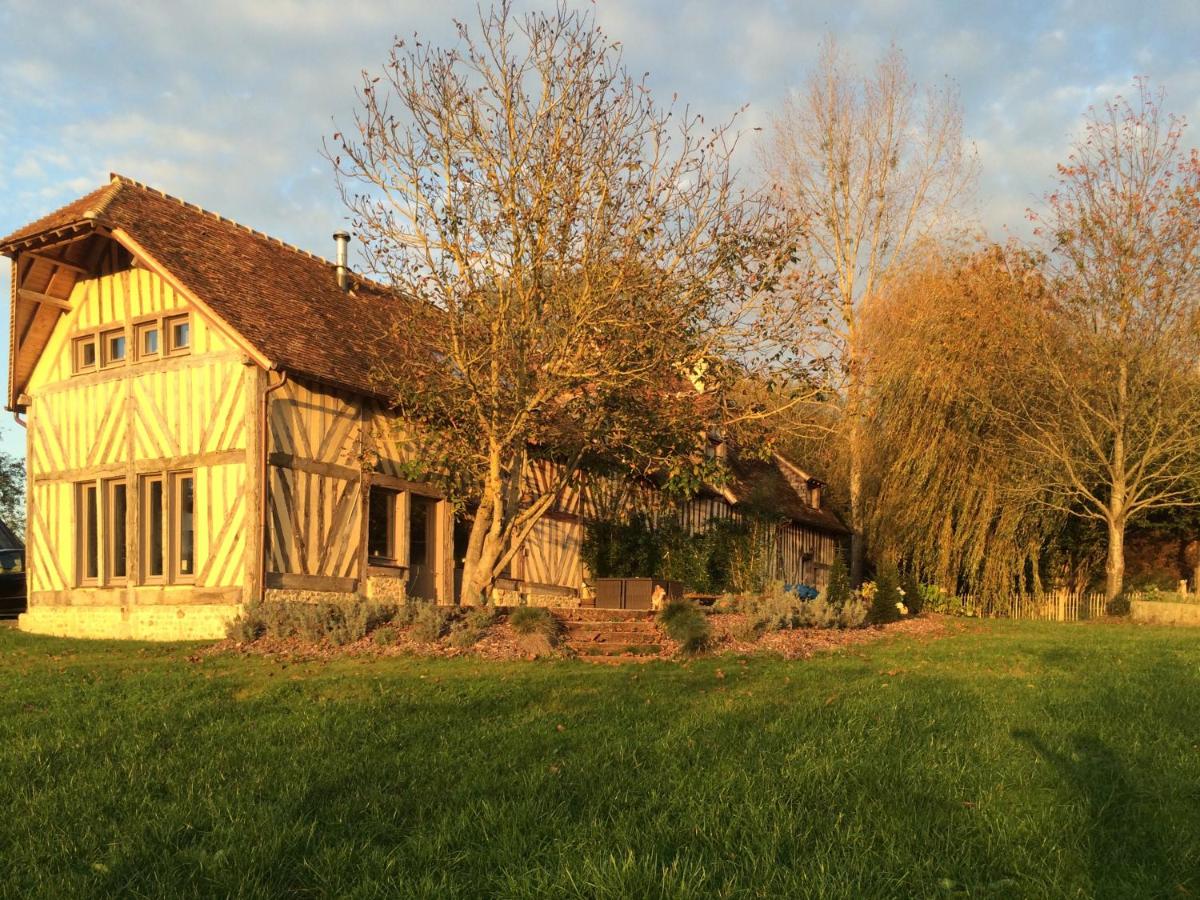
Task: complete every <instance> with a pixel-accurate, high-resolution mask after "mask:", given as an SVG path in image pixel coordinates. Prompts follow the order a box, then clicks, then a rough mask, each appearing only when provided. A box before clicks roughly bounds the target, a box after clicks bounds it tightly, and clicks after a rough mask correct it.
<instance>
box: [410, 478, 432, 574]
mask: <svg viewBox="0 0 1200 900" xmlns="http://www.w3.org/2000/svg"><path fill="white" fill-rule="evenodd" d="M410 503H411V506H410V507H409V513H408V565H409V567H410V568H415V567H416V566H423V565H425V563H426V562H427V560H426V558H425V557H426V544H427V542H426V540H425V531H426V528H427V527H428V521H429V504H430V500H429V498H428V497H419V496H417V495H415V494H414V495H413V496H412V499H411V501H410Z"/></svg>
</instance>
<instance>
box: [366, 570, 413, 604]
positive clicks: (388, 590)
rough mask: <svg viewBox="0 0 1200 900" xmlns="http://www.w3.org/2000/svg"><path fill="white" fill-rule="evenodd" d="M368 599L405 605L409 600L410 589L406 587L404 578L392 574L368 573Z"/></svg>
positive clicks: (374, 601)
mask: <svg viewBox="0 0 1200 900" xmlns="http://www.w3.org/2000/svg"><path fill="white" fill-rule="evenodd" d="M367 599H368V600H370V601H371V602H372V603H393V604H395V605H396V606H402V605H404V604H405V603H406V602H408V591H407V589H406V588H405V581H404V579H403V578H396V577H394V576H391V575H368V576H367Z"/></svg>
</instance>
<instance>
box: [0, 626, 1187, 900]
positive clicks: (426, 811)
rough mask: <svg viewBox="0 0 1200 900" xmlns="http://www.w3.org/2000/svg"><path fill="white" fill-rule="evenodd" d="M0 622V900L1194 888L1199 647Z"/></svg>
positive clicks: (1137, 641) (994, 634)
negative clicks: (139, 629) (652, 653)
mask: <svg viewBox="0 0 1200 900" xmlns="http://www.w3.org/2000/svg"><path fill="white" fill-rule="evenodd" d="M194 650H195V648H194V647H189V646H180V645H175V646H156V645H145V644H129V645H120V644H112V643H100V642H71V641H63V640H55V639H49V638H38V637H32V636H28V635H23V634H20V633H18V632H16V631H14V630H12V629H11V628H7V627H0V894H3V895H6V896H14V897H17V896H20V897H23V896H44V897H54V898H60V897H83V896H110V895H111V896H117V895H119V896H123V897H130V896H132V897H139V896H156V897H159V896H161V897H188V896H203V897H215V896H237V897H254V896H257V897H288V896H291V897H310V896H312V897H317V896H349V897H384V896H387V897H392V896H427V897H452V896H462V897H636V898H641V897H803V896H813V897H855V898H867V897H948V896H972V897H1039V898H1040V897H1091V896H1099V897H1122V898H1124V897H1155V896H1162V897H1184V896H1198V895H1200V631H1197V630H1186V629H1177V630H1169V629H1155V628H1148V627H1145V628H1139V627H1135V626H1115V625H1057V624H1042V623H1004V622H989V623H981V624H979V625H978V626H974V627H972V629H971V630H969V631H968V632H966V633H962V634H958V635H955V636H952V637H947V638H943V639H940V640H933V641H920V642H919V641H916V640H911V639H900V638H897V639H888V640H885V641H882V642H879V643H876V644H872V645H868V646H865V647H861V648H852V649H849V650H846V651H842V652H839V653H836V654H832V655H829V656H824V657H820V658H817V659H813V660H809V661H804V662H790V663H785V662H782V661H778V660H768V659H761V658H752V659H749V660H745V661H740V660H739V659H737V658H733V657H725V658H719V659H703V660H699V661H696V662H693V663H691V664H689V665H686V666H684V665H678V664H664V663H654V664H649V665H644V666H626V667H621V668H596V667H589V666H587V665H585V664H581V663H575V662H542V663H534V664H516V663H493V662H482V661H462V660H444V659H416V658H413V659H409V658H398V659H388V660H378V659H373V660H357V661H356V660H341V661H337V662H332V663H301V664H295V663H293V664H285V663H282V662H280V661H277V660H269V659H263V658H234V657H220V658H208V659H205V660H204V661H201V662H193V661H189V660H188V656H189V654H192V653H194Z"/></svg>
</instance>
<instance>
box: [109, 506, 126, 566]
mask: <svg viewBox="0 0 1200 900" xmlns="http://www.w3.org/2000/svg"><path fill="white" fill-rule="evenodd" d="M111 490H112V494H111V498H112V499H111V500H110V501H109V503H110V507H111V512H110V513H109V515H110V517H111V518H110V520H109V527H108V546H109V548H110V550H109V552H110V554H111V559H112V571H111V572H110V574H111V575H112V577H113V578H124V577H125V523H126V521H127V515H126V513H127V509H126V503H127V494H126V486H125V485H124V484H123V483H121V482H113V484H112V485H111Z"/></svg>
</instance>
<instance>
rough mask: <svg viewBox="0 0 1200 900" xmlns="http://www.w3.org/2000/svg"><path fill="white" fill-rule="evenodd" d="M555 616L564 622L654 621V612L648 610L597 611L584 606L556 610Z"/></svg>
mask: <svg viewBox="0 0 1200 900" xmlns="http://www.w3.org/2000/svg"><path fill="white" fill-rule="evenodd" d="M554 615H555V616H557V617H558V618H559V619H560V620H561V621H563V622H618V621H620V622H625V621H631V620H632V621H646V622H652V621H654V613H653V611H651V610H647V609H597V608H594V607H590V606H584V607H577V608H575V609H556V610H555V611H554Z"/></svg>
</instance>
